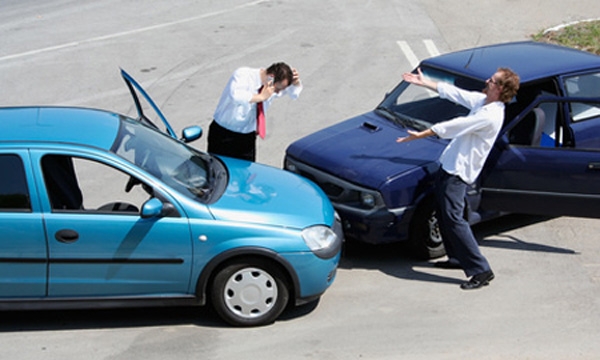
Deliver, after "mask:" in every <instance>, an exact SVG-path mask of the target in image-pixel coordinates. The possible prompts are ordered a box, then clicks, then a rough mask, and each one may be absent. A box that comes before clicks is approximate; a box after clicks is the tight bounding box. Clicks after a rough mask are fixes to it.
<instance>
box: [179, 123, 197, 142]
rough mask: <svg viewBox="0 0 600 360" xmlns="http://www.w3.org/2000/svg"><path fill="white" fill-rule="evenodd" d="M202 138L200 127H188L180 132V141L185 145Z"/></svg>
mask: <svg viewBox="0 0 600 360" xmlns="http://www.w3.org/2000/svg"><path fill="white" fill-rule="evenodd" d="M201 136H202V128H201V127H200V126H188V127H186V128H185V129H183V131H182V132H181V140H182V141H183V142H185V143H189V142H192V141H194V140H197V139H199V138H200V137H201Z"/></svg>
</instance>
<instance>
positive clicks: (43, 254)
mask: <svg viewBox="0 0 600 360" xmlns="http://www.w3.org/2000/svg"><path fill="white" fill-rule="evenodd" d="M122 76H123V78H124V80H125V82H126V84H127V86H128V87H129V89H130V90H131V93H132V96H133V99H134V102H135V105H136V108H137V110H138V118H137V119H133V118H130V117H127V116H124V115H120V114H116V113H112V112H107V111H102V110H94V109H84V108H67V107H18V108H0V174H1V175H0V310H10V309H64V308H101V307H126V306H157V305H166V306H171V305H205V304H207V303H211V304H212V305H213V307H214V309H215V310H216V312H217V313H218V314H219V315H220V316H221V317H222V318H223V319H224V320H225V321H227V322H228V323H230V324H233V325H238V326H255V325H263V324H268V323H271V322H273V321H274V320H275V319H277V317H278V316H279V315H280V314H281V312H282V311H283V310H284V309H285V307H286V305H287V304H288V303H290V302H293V303H294V304H296V305H297V304H302V303H306V302H309V301H313V300H316V299H317V298H318V297H319V296H320V295H321V294H323V292H324V291H325V290H326V289H327V288H328V287H329V286H330V285H331V284H332V282H333V280H334V278H335V274H336V269H337V266H338V262H339V259H340V252H341V247H342V242H343V235H342V232H341V229H340V226H339V220H338V219H337V218H336V214H335V212H334V209H333V207H332V205H331V203H330V201H329V200H328V198H327V197H326V196H325V195H324V193H323V192H322V191H321V190H320V189H319V188H318V187H317V186H316V185H314V184H313V183H312V182H309V181H307V180H304V179H303V178H301V177H299V176H297V175H294V174H291V173H289V172H286V171H283V170H279V169H276V168H273V167H268V166H265V165H261V164H256V163H249V162H245V161H241V160H236V159H231V158H226V157H216V156H212V155H210V154H206V153H204V152H201V151H198V150H196V149H194V148H192V147H190V146H188V145H186V144H184V142H189V141H192V140H195V139H197V138H199V137H200V136H201V129H200V128H199V127H196V126H194V127H189V128H186V129H184V130H183V138H182V139H181V140H178V139H177V138H176V136H175V132H174V131H173V129H172V128H171V126H170V125H169V123H168V122H167V121H166V119H165V118H164V116H163V115H162V113H161V112H160V110H159V109H158V108H157V107H156V105H155V103H154V102H153V101H152V100H151V99H150V98H149V97H148V96H147V94H146V93H145V92H144V91H143V89H142V88H141V87H140V85H139V84H138V83H137V82H136V81H135V80H134V79H133V78H131V77H130V76H129V75H128V74H127V73H126V72H124V71H122ZM139 94H141V95H142V96H139ZM149 112H152V114H153V115H155V119H156V117H158V118H159V119H160V122H161V123H162V125H164V127H165V129H164V131H161V130H160V129H159V128H158V127H157V126H155V125H154V123H153V122H152V121H151V120H150V118H149V116H148V113H149Z"/></svg>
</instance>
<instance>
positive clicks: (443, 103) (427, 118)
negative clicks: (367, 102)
mask: <svg viewBox="0 0 600 360" xmlns="http://www.w3.org/2000/svg"><path fill="white" fill-rule="evenodd" d="M421 70H422V71H423V74H424V75H425V76H426V77H428V78H429V79H431V80H433V81H437V82H447V83H450V84H454V85H456V86H458V87H460V88H463V89H467V90H474V91H477V90H481V89H483V87H484V85H483V83H482V82H481V81H477V80H473V79H469V78H466V77H461V76H457V75H453V74H450V73H447V72H443V71H440V70H436V69H429V68H422V69H421ZM379 110H382V111H385V112H386V113H387V114H388V115H393V117H394V120H395V121H396V122H398V123H400V124H401V125H404V126H409V127H413V128H417V129H425V128H429V127H431V125H433V124H435V123H438V122H441V121H445V120H449V119H452V118H455V117H457V116H464V115H466V114H468V113H469V110H468V109H467V108H465V107H463V106H460V105H457V104H455V103H453V102H451V101H448V100H445V99H441V98H440V97H439V95H438V93H437V92H435V91H431V90H428V89H426V88H424V87H421V86H416V85H411V84H408V83H406V82H402V83H401V84H400V85H399V86H398V87H397V88H396V89H394V91H392V93H391V94H389V95H388V96H387V97H386V98H385V100H384V101H383V102H382V103H381V104H380V106H379Z"/></svg>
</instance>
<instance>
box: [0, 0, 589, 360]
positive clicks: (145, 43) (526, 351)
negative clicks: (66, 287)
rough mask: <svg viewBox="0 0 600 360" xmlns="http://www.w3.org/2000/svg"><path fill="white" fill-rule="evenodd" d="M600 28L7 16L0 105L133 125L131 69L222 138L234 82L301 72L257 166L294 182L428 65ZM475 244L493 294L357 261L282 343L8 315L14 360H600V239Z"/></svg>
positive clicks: (118, 315)
mask: <svg viewBox="0 0 600 360" xmlns="http://www.w3.org/2000/svg"><path fill="white" fill-rule="evenodd" d="M599 16H600V5H599V4H598V2H597V0H579V1H574V2H565V1H556V0H551V1H542V0H528V1H514V0H488V1H475V0H465V1H456V2H451V4H450V2H447V1H443V0H419V1H407V0H403V1H400V0H396V1H390V0H385V1H383V0H379V1H356V0H332V1H318V0H303V1H300V0H296V1H293V0H272V1H271V0H264V1H250V0H228V1H210V0H198V1H194V0H175V1H168V2H167V1H152V2H143V1H140V0H118V1H117V0H103V1H92V0H78V1H75V0H47V1H43V2H41V1H35V0H2V1H1V2H0V106H10V105H32V104H48V105H57V104H62V105H77V106H86V107H98V108H105V109H111V110H114V111H117V112H121V113H132V112H133V107H132V103H131V100H130V98H129V95H128V92H127V89H126V87H125V85H124V83H123V81H122V80H121V79H120V77H119V68H123V69H125V70H127V71H128V72H129V73H130V74H132V75H133V76H134V77H135V78H136V79H138V80H139V81H140V82H141V83H142V84H143V85H144V86H145V87H146V88H147V89H148V91H149V92H150V93H151V95H152V96H153V97H154V99H155V100H156V101H157V103H158V104H159V105H160V106H161V107H162V109H163V110H164V112H165V114H166V115H167V117H168V118H169V120H170V121H171V122H172V124H173V125H174V127H175V129H176V131H180V130H181V129H182V128H183V127H184V126H186V125H189V124H197V125H201V126H202V127H204V128H205V129H206V128H207V125H208V124H209V123H210V121H211V116H212V112H213V111H214V107H215V106H216V103H217V100H218V97H219V95H220V93H221V91H222V88H223V86H224V85H225V83H226V81H227V79H228V77H229V75H230V73H231V72H232V71H233V70H234V69H235V68H237V67H239V66H255V67H264V66H268V65H269V64H271V63H272V62H275V61H286V62H288V63H290V64H291V65H292V66H294V67H296V68H298V70H299V71H300V74H301V77H302V80H303V83H304V86H305V89H304V92H303V93H302V96H301V97H300V98H299V99H298V100H296V101H291V100H288V99H283V100H278V101H276V102H274V104H273V106H272V108H271V110H270V112H269V114H268V115H269V119H268V128H267V132H268V134H267V138H266V140H265V141H261V142H260V143H259V152H258V161H259V162H263V163H266V164H269V165H272V166H275V167H281V163H282V160H283V154H284V151H285V148H286V146H287V145H288V144H289V143H291V142H292V141H294V140H295V139H297V138H299V137H301V136H303V135H305V134H308V133H310V132H312V131H315V130H317V129H320V128H322V127H325V126H327V125H329V124H333V123H335V122H338V121H341V120H343V119H345V118H347V117H350V116H353V115H357V114H360V113H362V112H365V111H368V110H370V109H372V108H373V107H374V106H376V105H377V103H378V102H379V101H380V100H381V99H382V98H383V96H384V94H385V92H386V91H388V90H390V89H391V88H392V87H393V86H395V85H396V83H397V82H399V81H400V75H401V74H402V73H403V72H404V71H408V70H411V69H412V68H413V66H414V62H415V61H418V60H419V59H422V58H425V57H428V56H431V55H434V54H435V53H438V52H439V53H444V52H448V51H453V50H459V49H463V48H468V47H472V46H477V45H484V44H490V43H496V42H505V41H513V40H525V39H528V38H529V35H531V34H533V33H536V32H538V31H540V30H543V29H545V28H548V27H552V26H555V25H558V24H562V23H568V22H572V21H577V20H583V19H588V18H597V17H599ZM82 131H85V129H82ZM195 146H197V147H198V148H200V149H205V146H206V144H205V140H204V139H201V140H200V141H198V142H197V143H195ZM475 230H476V234H477V236H478V238H480V239H482V248H483V252H484V253H485V254H486V256H487V257H488V259H489V260H490V262H491V264H492V266H493V269H494V272H495V273H496V279H495V280H494V281H493V282H492V284H491V285H490V286H489V287H486V288H485V289H482V290H479V291H473V292H465V291H461V290H460V289H459V284H460V282H462V281H463V280H464V275H463V274H462V272H460V271H452V270H440V269H436V268H433V267H432V265H431V264H429V263H427V262H418V261H415V260H413V259H411V258H409V257H407V256H405V255H403V248H402V247H400V246H381V247H364V246H350V247H348V248H347V249H346V250H345V253H344V257H343V259H342V263H341V268H340V271H339V274H338V277H337V279H336V281H335V283H334V284H333V286H332V287H331V288H330V289H329V291H328V292H327V293H325V295H324V296H323V297H322V299H321V301H320V302H319V303H318V304H315V305H314V306H308V307H303V308H299V309H296V310H295V311H288V312H286V313H285V314H284V316H283V317H282V319H280V320H279V321H277V322H276V323H275V324H273V325H270V326H266V327H261V328H251V329H234V328H230V327H228V326H225V325H224V324H223V323H222V322H220V321H219V320H218V319H217V318H216V316H215V315H214V314H212V313H211V312H210V311H209V310H208V309H196V308H179V309H137V310H102V311H69V312H15V313H2V314H0V359H11V360H12V359H61V360H66V359H80V358H87V359H111V360H116V359H145V360H150V359H263V360H270V359H288V360H289V359H344V360H346V359H432V358H437V359H567V358H568V359H594V358H597V357H598V354H600V342H599V341H598V339H600V324H599V323H598V319H599V318H600V303H599V302H600V300H599V299H600V261H599V260H598V259H599V258H600V257H599V255H600V243H599V242H598V240H599V239H598V235H597V234H598V233H599V230H600V222H599V221H598V220H590V219H575V218H555V219H548V218H539V217H530V216H519V215H512V216H508V217H505V218H502V219H498V220H495V221H493V222H490V223H486V224H481V225H478V226H477V227H476V228H475Z"/></svg>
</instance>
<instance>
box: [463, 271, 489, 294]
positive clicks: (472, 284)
mask: <svg viewBox="0 0 600 360" xmlns="http://www.w3.org/2000/svg"><path fill="white" fill-rule="evenodd" d="M492 280H494V273H493V272H492V271H491V270H490V271H486V272H482V273H481V274H477V275H474V276H473V277H472V278H471V280H469V281H467V282H465V283H462V284H460V288H461V289H463V290H474V289H479V288H480V287H482V286H486V285H488V284H489V283H490V281H492Z"/></svg>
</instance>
